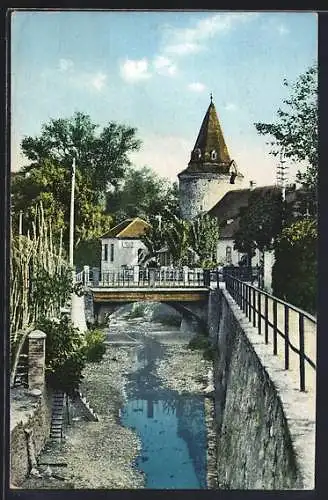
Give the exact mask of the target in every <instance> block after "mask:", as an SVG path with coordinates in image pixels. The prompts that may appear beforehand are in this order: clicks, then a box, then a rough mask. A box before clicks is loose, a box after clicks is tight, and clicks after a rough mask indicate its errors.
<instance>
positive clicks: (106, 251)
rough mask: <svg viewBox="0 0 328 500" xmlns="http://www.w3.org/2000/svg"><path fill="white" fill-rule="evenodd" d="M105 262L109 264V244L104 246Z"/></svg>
mask: <svg viewBox="0 0 328 500" xmlns="http://www.w3.org/2000/svg"><path fill="white" fill-rule="evenodd" d="M103 260H104V261H105V262H107V261H108V245H107V243H105V244H104V245H103Z"/></svg>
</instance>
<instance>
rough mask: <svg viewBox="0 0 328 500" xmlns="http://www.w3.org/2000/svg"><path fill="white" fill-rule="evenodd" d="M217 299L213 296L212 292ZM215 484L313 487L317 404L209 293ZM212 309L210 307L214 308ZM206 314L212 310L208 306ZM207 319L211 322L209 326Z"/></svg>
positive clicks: (221, 296) (226, 298)
mask: <svg viewBox="0 0 328 500" xmlns="http://www.w3.org/2000/svg"><path fill="white" fill-rule="evenodd" d="M214 294H216V296H215V295H214ZM213 298H215V300H216V302H217V309H218V311H219V315H220V321H219V328H216V325H215V314H213V312H212V316H209V327H210V328H209V330H210V335H211V339H212V342H213V344H214V345H215V346H216V347H217V349H218V354H217V356H216V359H215V361H214V383H215V413H216V427H217V482H218V487H219V488H223V489H312V488H314V451H315V401H314V399H313V396H311V395H309V394H307V393H301V392H300V391H299V390H298V387H297V386H295V384H294V381H291V380H289V376H288V371H285V370H284V367H283V365H282V363H281V360H280V359H277V357H276V356H273V354H272V345H271V346H268V345H266V344H265V343H264V341H263V335H262V336H260V335H258V332H257V330H256V329H255V328H253V326H252V325H251V323H250V322H249V321H248V319H247V318H246V317H245V316H244V314H243V313H242V312H241V311H240V309H239V308H238V306H237V305H236V304H235V302H234V301H233V299H232V298H231V297H230V295H229V294H228V293H227V292H226V291H225V290H220V292H219V293H217V292H212V300H213ZM213 307H214V306H213V305H212V310H213ZM209 310H211V308H209ZM211 321H212V322H213V321H214V323H212V324H211Z"/></svg>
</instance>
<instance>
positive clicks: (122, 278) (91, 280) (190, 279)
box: [75, 266, 257, 287]
mask: <svg viewBox="0 0 328 500" xmlns="http://www.w3.org/2000/svg"><path fill="white" fill-rule="evenodd" d="M227 273H228V274H233V276H235V277H237V278H238V279H241V280H242V281H249V282H251V283H253V282H254V281H256V280H257V269H256V268H251V267H235V268H232V267H227V268H223V269H221V270H220V271H218V270H217V269H211V270H209V269H200V268H196V269H187V268H163V267H162V268H142V267H139V266H134V267H131V268H120V269H113V270H110V271H104V272H102V273H100V271H99V269H98V270H95V269H92V268H87V269H85V270H83V271H80V272H79V273H76V277H75V281H76V283H81V284H83V285H84V286H106V287H151V286H157V287H161V286H165V287H204V286H210V285H214V284H217V286H218V287H219V282H223V281H225V276H226V275H227Z"/></svg>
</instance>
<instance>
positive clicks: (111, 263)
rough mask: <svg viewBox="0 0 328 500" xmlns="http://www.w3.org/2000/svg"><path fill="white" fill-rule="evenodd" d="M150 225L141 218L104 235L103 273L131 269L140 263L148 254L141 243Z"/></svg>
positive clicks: (119, 225)
mask: <svg viewBox="0 0 328 500" xmlns="http://www.w3.org/2000/svg"><path fill="white" fill-rule="evenodd" d="M149 227H150V224H149V223H148V222H146V221H145V220H143V219H141V218H140V217H135V218H134V219H126V220H124V221H123V222H120V224H117V226H115V227H113V228H112V229H111V230H110V231H108V232H107V233H106V234H104V235H103V236H102V237H101V238H100V240H101V245H102V253H101V273H104V272H108V271H113V270H119V269H124V268H130V267H133V266H136V265H138V264H139V263H140V261H141V259H142V258H143V256H144V255H145V253H147V248H146V246H145V245H144V243H143V242H142V241H141V239H140V236H141V235H142V234H144V233H145V232H146V231H147V229H148V228H149Z"/></svg>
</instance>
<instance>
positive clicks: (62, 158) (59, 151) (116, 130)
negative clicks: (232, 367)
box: [22, 112, 141, 193]
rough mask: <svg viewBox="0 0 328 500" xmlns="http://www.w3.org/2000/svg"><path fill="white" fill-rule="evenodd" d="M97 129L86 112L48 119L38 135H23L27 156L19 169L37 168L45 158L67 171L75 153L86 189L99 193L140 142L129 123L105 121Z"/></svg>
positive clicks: (127, 163) (116, 178)
mask: <svg viewBox="0 0 328 500" xmlns="http://www.w3.org/2000/svg"><path fill="white" fill-rule="evenodd" d="M98 129H99V126H98V125H96V124H95V123H93V122H92V120H91V118H90V116H89V115H86V114H84V113H81V112H76V113H74V115H73V116H72V117H71V118H59V119H51V120H50V121H49V123H46V124H44V125H43V126H42V129H41V134H40V135H39V136H38V137H25V138H24V139H23V141H22V151H23V153H24V154H25V156H26V157H27V159H28V160H30V163H29V165H28V166H26V167H25V168H24V169H23V170H24V171H25V172H29V171H30V170H31V169H34V168H39V165H40V164H41V163H42V162H43V161H44V160H46V159H47V160H50V161H52V163H53V164H54V165H55V166H56V167H57V166H58V165H61V166H62V167H63V168H64V169H65V170H66V171H70V168H71V164H72V159H73V157H75V158H76V162H77V171H78V172H80V174H81V178H82V179H83V183H84V184H85V185H87V187H88V188H89V189H91V190H92V191H95V192H96V193H103V192H105V191H106V190H107V188H108V187H109V186H113V187H116V186H117V184H118V183H119V182H120V180H121V179H122V178H123V176H124V174H125V171H126V168H127V167H128V166H130V165H131V162H130V159H129V153H131V152H132V151H136V150H138V149H139V148H140V145H141V142H140V141H139V140H138V139H137V138H136V129H135V128H132V127H128V126H125V125H120V124H117V123H114V122H109V123H108V125H107V126H105V127H104V128H103V129H102V130H100V131H99V132H98Z"/></svg>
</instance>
